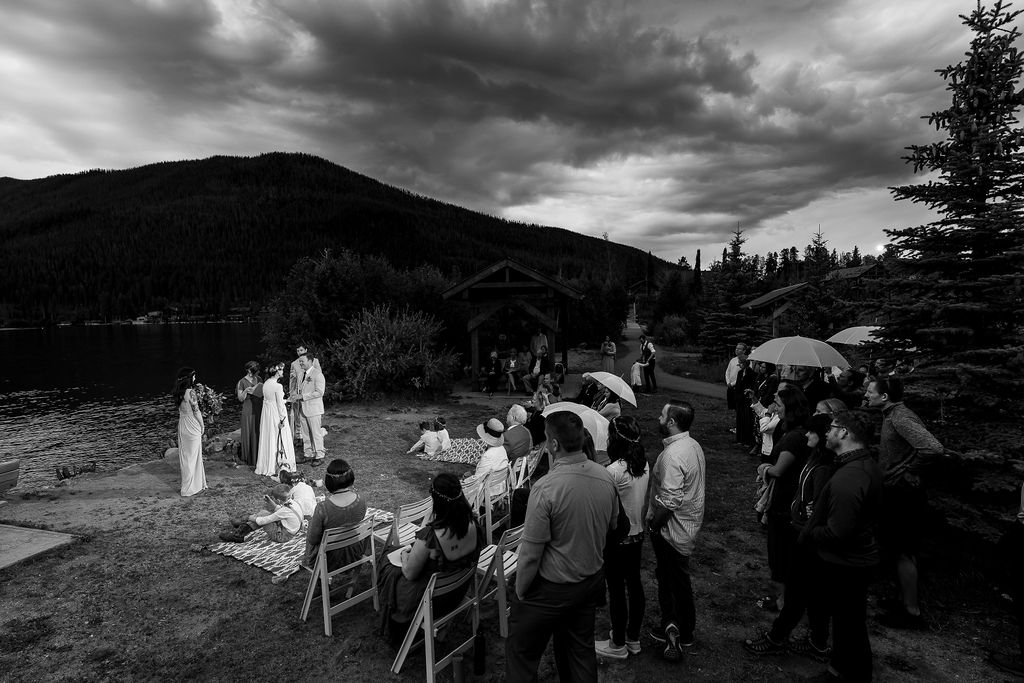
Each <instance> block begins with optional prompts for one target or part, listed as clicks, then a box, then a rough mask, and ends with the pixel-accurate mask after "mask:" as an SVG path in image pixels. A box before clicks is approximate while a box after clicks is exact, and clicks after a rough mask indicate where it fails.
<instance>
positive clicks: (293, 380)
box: [288, 343, 320, 442]
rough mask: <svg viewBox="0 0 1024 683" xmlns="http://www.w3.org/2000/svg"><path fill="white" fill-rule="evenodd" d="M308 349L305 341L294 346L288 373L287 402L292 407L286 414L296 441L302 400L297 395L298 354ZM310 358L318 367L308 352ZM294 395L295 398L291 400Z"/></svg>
mask: <svg viewBox="0 0 1024 683" xmlns="http://www.w3.org/2000/svg"><path fill="white" fill-rule="evenodd" d="M308 350H309V349H308V348H307V347H306V345H305V343H302V344H299V345H298V346H296V347H295V360H293V361H292V367H291V371H290V372H289V373H288V402H289V403H292V404H293V405H292V409H291V412H290V414H289V416H288V422H289V423H290V424H291V426H292V438H294V439H295V441H296V442H298V441H299V413H301V412H302V401H301V399H299V398H298V396H299V384H300V383H301V382H302V372H303V370H302V368H301V367H299V356H301V355H302V354H304V353H306V352H307V351H308ZM310 358H312V359H313V367H314V368H316V369H317V370H319V369H320V361H318V360H317V359H316V356H314V355H312V354H310ZM292 397H295V400H294V401H293V400H292Z"/></svg>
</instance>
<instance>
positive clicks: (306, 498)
mask: <svg viewBox="0 0 1024 683" xmlns="http://www.w3.org/2000/svg"><path fill="white" fill-rule="evenodd" d="M281 483H282V484H287V485H288V486H291V487H292V490H291V491H290V492H289V493H288V497H289V498H290V499H292V500H294V501H295V502H296V503H298V504H299V508H300V509H301V510H302V516H303V517H304V518H305V519H309V518H310V517H311V516H312V515H313V510H315V509H316V493H314V491H313V487H312V486H310V485H309V484H308V483H306V480H305V479H304V478H303V477H302V475H301V474H299V473H298V472H289V471H288V470H281Z"/></svg>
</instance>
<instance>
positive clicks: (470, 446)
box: [416, 439, 487, 465]
mask: <svg viewBox="0 0 1024 683" xmlns="http://www.w3.org/2000/svg"><path fill="white" fill-rule="evenodd" d="M485 450H487V447H486V446H484V442H483V441H481V440H480V439H452V447H451V448H450V449H449V450H447V451H441V452H439V453H437V454H435V455H426V454H425V453H417V454H416V457H418V458H419V459H420V460H434V461H439V462H457V463H461V464H463V465H475V464H477V463H478V462H480V456H481V455H483V454H484V451H485Z"/></svg>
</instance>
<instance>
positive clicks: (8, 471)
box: [0, 460, 21, 506]
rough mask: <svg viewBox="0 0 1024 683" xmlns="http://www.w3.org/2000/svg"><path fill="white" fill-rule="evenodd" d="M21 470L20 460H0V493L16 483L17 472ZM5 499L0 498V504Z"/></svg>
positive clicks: (3, 502)
mask: <svg viewBox="0 0 1024 683" xmlns="http://www.w3.org/2000/svg"><path fill="white" fill-rule="evenodd" d="M20 472H21V461H20V460H5V461H4V462H0V493H3V492H4V491H6V490H7V489H12V488H14V486H15V485H16V484H17V483H18V474H19V473H20ZM6 502H7V501H4V500H0V506H3V505H4V504H5V503H6Z"/></svg>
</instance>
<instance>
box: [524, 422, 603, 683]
mask: <svg viewBox="0 0 1024 683" xmlns="http://www.w3.org/2000/svg"><path fill="white" fill-rule="evenodd" d="M544 432H545V437H546V440H547V448H548V452H549V453H551V454H553V456H554V460H553V464H552V465H551V470H550V471H549V472H548V473H547V474H546V475H545V476H544V477H542V478H541V479H539V480H538V481H537V483H536V484H534V485H533V488H532V490H531V491H530V501H529V503H528V504H527V507H526V523H525V528H524V529H523V540H522V544H521V545H520V547H519V567H518V571H517V572H516V591H515V593H516V596H515V598H513V601H512V614H511V617H510V621H509V636H508V640H506V642H505V659H506V680H507V681H510V682H517V681H533V680H536V678H537V667H538V665H539V663H540V657H541V655H542V654H543V653H544V650H545V648H547V644H548V641H549V640H551V637H552V635H553V636H554V639H555V642H554V653H555V663H556V665H557V667H558V675H559V678H560V680H562V681H596V680H597V657H596V654H595V652H594V616H595V611H596V608H597V603H598V601H599V600H600V599H601V598H602V597H603V595H604V571H603V566H604V557H603V554H604V546H605V541H606V539H607V534H608V532H609V531H610V530H611V528H612V525H613V524H615V523H616V522H617V514H616V513H617V512H618V502H617V501H618V499H617V497H616V494H615V483H614V481H613V480H612V477H611V475H610V474H608V472H607V470H605V468H603V467H601V466H600V465H598V464H596V463H594V462H591V461H590V460H588V459H587V457H586V455H584V453H583V438H584V429H583V422H582V421H581V420H580V418H579V416H577V415H575V414H573V413H570V412H566V411H562V412H556V413H552V414H551V415H549V416H548V417H547V418H546V419H545V429H544Z"/></svg>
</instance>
